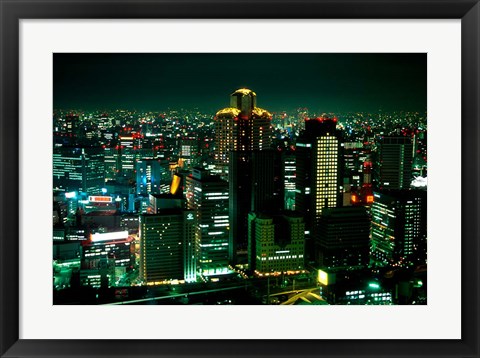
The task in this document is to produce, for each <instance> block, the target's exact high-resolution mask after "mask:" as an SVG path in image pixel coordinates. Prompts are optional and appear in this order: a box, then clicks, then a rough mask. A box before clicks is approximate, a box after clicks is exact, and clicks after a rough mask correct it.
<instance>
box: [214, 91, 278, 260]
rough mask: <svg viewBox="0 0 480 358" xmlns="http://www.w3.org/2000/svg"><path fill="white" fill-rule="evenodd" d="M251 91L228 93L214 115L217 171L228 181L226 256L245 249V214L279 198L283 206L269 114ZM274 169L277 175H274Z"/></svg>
mask: <svg viewBox="0 0 480 358" xmlns="http://www.w3.org/2000/svg"><path fill="white" fill-rule="evenodd" d="M256 101H257V95H256V94H255V92H253V91H251V90H249V89H246V88H241V89H238V90H236V91H235V92H233V93H232V94H231V96H230V107H229V108H225V109H222V110H220V111H218V112H217V114H216V116H215V146H216V149H215V160H216V165H217V171H218V172H219V173H220V174H221V175H222V176H223V177H226V174H227V172H228V182H229V195H230V199H229V208H230V244H229V248H230V255H229V256H230V260H231V261H232V262H233V263H236V262H237V254H238V253H240V254H246V253H247V242H248V239H247V226H248V223H247V216H248V213H249V212H250V211H252V210H253V211H256V210H264V209H265V207H266V206H268V205H277V204H273V203H274V202H276V200H275V199H278V200H279V204H278V205H281V206H282V207H283V189H282V190H280V189H279V188H283V179H282V177H283V175H282V174H281V165H279V163H280V159H278V160H276V159H275V158H276V156H278V154H276V153H274V152H268V153H266V152H265V153H263V151H265V150H266V149H269V148H270V146H271V140H272V138H271V137H272V129H271V124H270V121H271V119H272V115H271V114H270V113H269V112H268V111H266V110H264V109H261V108H259V107H257V106H256ZM275 172H278V175H275Z"/></svg>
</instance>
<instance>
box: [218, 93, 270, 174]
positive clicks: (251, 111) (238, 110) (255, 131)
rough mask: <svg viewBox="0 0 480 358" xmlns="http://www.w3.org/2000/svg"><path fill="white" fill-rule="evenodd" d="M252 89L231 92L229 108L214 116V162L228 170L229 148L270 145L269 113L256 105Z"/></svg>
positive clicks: (234, 149) (254, 147) (255, 147)
mask: <svg viewBox="0 0 480 358" xmlns="http://www.w3.org/2000/svg"><path fill="white" fill-rule="evenodd" d="M256 104H257V95H256V93H255V92H253V91H251V90H249V89H246V88H241V89H238V90H236V91H235V92H233V93H232V94H231V95H230V107H227V108H224V109H221V110H220V111H218V112H217V113H216V115H215V118H214V120H215V151H214V155H215V164H216V167H217V171H218V172H219V173H221V174H222V175H225V176H226V174H227V173H228V164H229V161H230V157H229V153H230V151H249V150H262V149H265V148H269V147H270V145H271V140H272V138H271V133H272V131H271V125H270V121H271V118H272V115H271V114H270V113H269V112H268V111H266V110H264V109H262V108H259V107H257V106H256Z"/></svg>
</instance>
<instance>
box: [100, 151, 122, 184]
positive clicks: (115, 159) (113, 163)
mask: <svg viewBox="0 0 480 358" xmlns="http://www.w3.org/2000/svg"><path fill="white" fill-rule="evenodd" d="M104 157H105V179H106V180H115V179H116V178H117V175H118V173H119V172H120V150H119V148H116V147H113V148H105V149H104Z"/></svg>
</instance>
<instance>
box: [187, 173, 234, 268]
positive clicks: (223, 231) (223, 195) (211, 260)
mask: <svg viewBox="0 0 480 358" xmlns="http://www.w3.org/2000/svg"><path fill="white" fill-rule="evenodd" d="M186 197H187V208H188V209H191V210H193V213H194V215H195V251H196V257H197V267H198V269H199V270H200V274H201V275H203V276H210V275H220V274H224V273H227V272H229V270H228V253H229V250H228V245H229V222H228V183H227V182H226V181H224V180H222V179H221V178H220V177H219V176H212V175H209V173H208V172H207V171H206V170H203V169H200V168H193V172H192V174H190V175H189V176H187V177H186Z"/></svg>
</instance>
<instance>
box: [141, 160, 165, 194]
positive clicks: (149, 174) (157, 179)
mask: <svg viewBox="0 0 480 358" xmlns="http://www.w3.org/2000/svg"><path fill="white" fill-rule="evenodd" d="M135 168H136V176H137V195H147V194H159V193H160V188H161V184H168V183H169V182H170V172H169V169H168V162H166V163H162V161H161V160H160V159H143V160H138V161H137V163H136V164H135Z"/></svg>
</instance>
